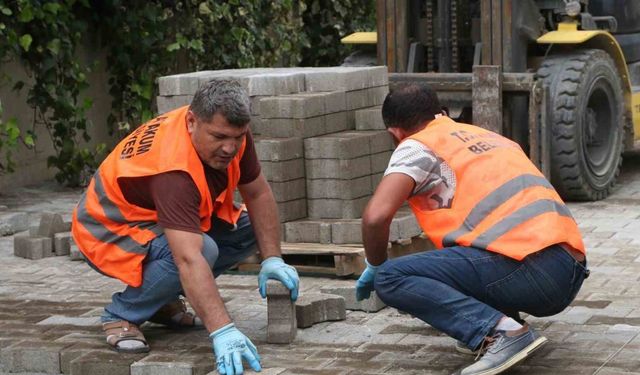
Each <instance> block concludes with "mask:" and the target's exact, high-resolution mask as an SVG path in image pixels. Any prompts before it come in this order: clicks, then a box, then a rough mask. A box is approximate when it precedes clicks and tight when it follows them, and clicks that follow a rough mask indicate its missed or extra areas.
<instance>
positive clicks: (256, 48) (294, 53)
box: [0, 0, 375, 186]
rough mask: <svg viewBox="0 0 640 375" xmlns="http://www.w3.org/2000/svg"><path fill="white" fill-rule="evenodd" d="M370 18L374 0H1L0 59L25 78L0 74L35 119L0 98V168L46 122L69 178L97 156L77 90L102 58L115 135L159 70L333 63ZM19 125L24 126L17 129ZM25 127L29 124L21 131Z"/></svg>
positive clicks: (134, 120) (136, 119) (132, 118)
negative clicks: (99, 52) (11, 115)
mask: <svg viewBox="0 0 640 375" xmlns="http://www.w3.org/2000/svg"><path fill="white" fill-rule="evenodd" d="M374 27H375V0H343V1H338V0H304V1H294V0H275V1H267V0H243V1H240V0H229V1H224V2H220V1H215V0H206V1H201V0H182V1H180V0H178V1H167V0H148V1H127V0H93V1H90V0H62V1H46V0H14V1H9V2H0V64H2V62H6V61H17V62H18V63H20V64H21V65H22V66H23V67H24V68H25V70H26V71H27V73H28V75H29V77H30V80H29V82H25V81H20V80H14V79H12V77H6V76H5V77H1V78H2V80H1V82H3V83H4V84H10V85H12V87H13V89H14V90H16V91H23V90H25V91H26V97H27V102H28V105H29V106H30V107H31V108H33V110H34V114H35V120H34V122H33V123H32V124H28V125H29V126H26V127H25V126H22V127H19V126H18V125H19V124H17V122H16V119H4V118H3V116H2V106H1V102H0V152H2V153H3V156H4V157H3V160H2V162H0V173H6V172H11V171H12V170H13V168H14V164H13V161H12V158H11V154H12V150H14V149H15V147H16V145H17V144H18V143H22V144H23V145H25V146H27V147H34V144H35V143H34V137H35V135H36V133H37V132H36V130H37V128H38V127H44V128H45V129H46V130H47V134H49V137H50V138H51V141H52V143H53V147H54V151H55V155H53V156H51V157H49V159H48V164H49V166H50V167H55V168H57V169H58V172H57V174H56V179H57V180H58V181H59V182H61V183H65V184H67V185H70V186H77V185H78V184H80V183H81V182H82V180H83V173H84V174H85V175H86V173H87V171H89V172H91V171H93V170H95V168H96V167H97V166H98V165H99V163H100V160H101V158H102V157H103V156H104V153H105V147H104V145H98V146H97V147H95V148H92V149H89V148H87V147H86V146H82V145H83V144H86V142H87V141H89V139H90V137H89V135H88V133H87V128H88V126H89V123H88V120H87V119H86V116H85V113H86V111H87V110H88V109H90V108H91V106H92V104H93V103H92V101H91V99H81V98H82V97H83V96H82V95H81V93H83V91H84V90H85V89H86V88H87V87H88V84H89V83H88V82H87V75H88V73H89V72H91V70H92V69H94V67H95V64H104V66H105V67H106V69H107V72H108V74H109V92H110V94H111V96H112V98H113V102H112V110H111V113H110V114H109V116H108V121H107V122H108V124H109V127H110V132H111V133H112V134H113V133H115V134H116V135H117V136H123V135H124V134H126V133H127V132H128V131H129V130H130V129H131V128H132V127H135V126H137V125H138V124H140V123H142V122H144V121H146V120H148V119H150V118H152V116H153V113H154V99H155V96H156V95H157V87H156V83H155V81H156V79H157V78H158V77H160V76H164V75H169V74H176V73H183V72H191V71H198V70H217V69H234V68H249V67H273V66H301V65H302V66H331V65H339V64H340V62H341V61H342V59H343V58H344V57H345V56H346V55H347V53H348V51H347V47H345V46H342V45H340V38H341V37H343V36H345V35H347V34H349V33H351V32H354V31H363V30H367V29H368V30H372V29H373V28H374ZM89 39H90V40H91V41H94V42H95V41H98V46H99V48H101V49H103V50H104V51H105V52H106V61H96V62H88V63H83V62H81V61H80V59H78V58H77V56H78V50H79V49H80V48H81V47H82V46H83V45H86V43H87V41H88V40H89ZM20 129H22V130H20ZM25 129H27V130H25Z"/></svg>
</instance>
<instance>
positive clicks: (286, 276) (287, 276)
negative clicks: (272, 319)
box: [258, 257, 300, 301]
mask: <svg viewBox="0 0 640 375" xmlns="http://www.w3.org/2000/svg"><path fill="white" fill-rule="evenodd" d="M269 279H275V280H280V281H281V282H282V284H284V286H286V287H287V289H289V290H290V291H291V300H292V301H295V300H297V299H298V284H299V283H300V279H299V277H298V271H296V269H295V268H293V267H291V266H290V265H288V264H286V263H285V262H284V261H283V260H282V258H280V257H269V258H267V259H265V260H263V261H262V268H261V269H260V274H259V275H258V285H259V287H260V295H261V296H262V298H266V297H267V280H269Z"/></svg>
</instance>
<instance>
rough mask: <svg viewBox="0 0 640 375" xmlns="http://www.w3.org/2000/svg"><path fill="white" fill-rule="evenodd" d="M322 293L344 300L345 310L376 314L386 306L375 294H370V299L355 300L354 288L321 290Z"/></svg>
mask: <svg viewBox="0 0 640 375" xmlns="http://www.w3.org/2000/svg"><path fill="white" fill-rule="evenodd" d="M320 291H321V292H322V293H328V294H335V295H338V296H342V297H343V298H344V302H345V306H346V309H347V310H358V311H364V312H369V313H371V312H377V311H380V310H382V309H384V308H385V307H386V306H387V305H386V304H385V303H384V302H382V300H381V299H380V298H378V295H377V294H376V292H375V291H374V292H371V297H370V298H369V299H366V300H363V301H357V300H356V289H355V287H339V288H331V287H327V288H322V289H320Z"/></svg>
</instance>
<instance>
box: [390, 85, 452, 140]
mask: <svg viewBox="0 0 640 375" xmlns="http://www.w3.org/2000/svg"><path fill="white" fill-rule="evenodd" d="M440 113H442V108H441V107H440V102H439V101H438V95H436V93H435V91H433V90H431V88H429V87H428V86H427V85H426V84H423V83H404V84H400V85H398V86H396V87H395V88H394V89H393V90H392V91H391V92H389V94H387V97H386V98H385V99H384V104H383V105H382V120H383V121H384V125H385V126H386V127H387V128H392V127H393V128H401V129H405V130H412V129H414V128H416V127H418V126H420V125H422V124H424V123H425V122H426V121H431V120H433V119H434V118H435V116H436V115H437V114H440Z"/></svg>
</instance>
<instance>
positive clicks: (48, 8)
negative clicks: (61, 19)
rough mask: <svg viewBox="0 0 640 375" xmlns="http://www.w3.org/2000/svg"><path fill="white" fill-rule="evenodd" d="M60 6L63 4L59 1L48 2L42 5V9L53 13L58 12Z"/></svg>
mask: <svg viewBox="0 0 640 375" xmlns="http://www.w3.org/2000/svg"><path fill="white" fill-rule="evenodd" d="M60 7H61V5H60V4H58V3H46V4H45V5H43V6H42V9H44V10H45V11H47V12H49V13H51V14H58V11H59V10H60Z"/></svg>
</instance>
